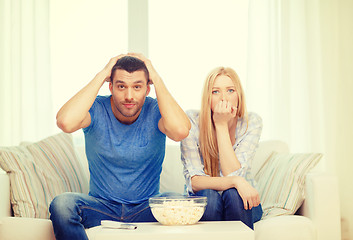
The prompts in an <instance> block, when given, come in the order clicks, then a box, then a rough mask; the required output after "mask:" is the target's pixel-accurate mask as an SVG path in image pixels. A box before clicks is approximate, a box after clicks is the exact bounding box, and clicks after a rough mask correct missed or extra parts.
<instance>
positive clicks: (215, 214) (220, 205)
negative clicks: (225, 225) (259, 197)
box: [192, 188, 262, 229]
mask: <svg viewBox="0 0 353 240" xmlns="http://www.w3.org/2000/svg"><path fill="white" fill-rule="evenodd" d="M192 195H193V196H205V197H207V206H206V209H205V213H204V214H203V216H202V218H201V221H238V220H240V221H242V222H243V223H244V224H246V225H247V226H248V227H250V228H251V229H254V223H255V222H257V221H259V220H260V219H261V217H262V207H261V204H260V205H259V206H257V207H253V208H252V209H248V210H245V209H244V204H243V200H242V198H241V197H240V195H239V193H238V191H237V190H236V189H235V188H230V189H228V190H225V191H223V193H222V194H219V193H218V191H215V190H211V189H205V190H201V191H198V192H197V193H196V194H192Z"/></svg>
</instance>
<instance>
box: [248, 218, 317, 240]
mask: <svg viewBox="0 0 353 240" xmlns="http://www.w3.org/2000/svg"><path fill="white" fill-rule="evenodd" d="M254 230H255V239H256V240H269V239H271V240H283V239H286V240H298V239H300V240H313V239H317V238H316V235H317V234H316V229H315V225H314V223H313V221H311V220H310V219H309V218H307V217H304V216H297V215H292V216H278V217H273V218H269V219H265V220H261V221H258V222H256V223H255V224H254Z"/></svg>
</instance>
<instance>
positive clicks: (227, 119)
mask: <svg viewBox="0 0 353 240" xmlns="http://www.w3.org/2000/svg"><path fill="white" fill-rule="evenodd" d="M236 113H237V108H235V107H232V106H231V103H230V102H228V101H220V102H219V103H218V104H217V105H216V107H215V109H214V111H213V122H214V124H215V129H216V137H217V146H218V154H219V162H220V168H221V171H222V174H223V176H227V175H228V174H230V173H232V172H234V171H236V170H238V169H240V168H241V164H240V162H239V161H238V158H237V156H236V155H235V152H234V149H233V145H232V141H231V136H230V133H229V131H230V129H231V131H234V133H233V134H234V136H233V137H234V140H235V126H236V124H237V116H236ZM230 123H231V124H232V125H231V126H230Z"/></svg>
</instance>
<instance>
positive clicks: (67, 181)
mask: <svg viewBox="0 0 353 240" xmlns="http://www.w3.org/2000/svg"><path fill="white" fill-rule="evenodd" d="M0 166H1V168H2V169H4V170H5V171H6V172H7V173H8V175H9V178H10V186H11V187H10V191H11V192H10V193H11V194H10V198H11V205H12V209H13V212H14V216H15V217H31V218H32V217H34V218H48V217H49V212H48V207H49V204H50V202H51V201H52V199H53V198H54V197H55V196H57V195H58V194H60V193H63V192H85V193H87V192H88V174H87V173H86V172H85V171H84V169H85V168H83V167H82V165H81V163H80V161H79V160H78V158H77V156H76V154H75V151H74V148H73V143H72V137H71V135H70V134H66V133H59V134H57V135H53V136H51V137H48V138H46V139H44V140H42V141H39V142H36V143H26V144H22V145H20V146H16V147H1V148H0Z"/></svg>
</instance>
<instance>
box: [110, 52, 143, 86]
mask: <svg viewBox="0 0 353 240" xmlns="http://www.w3.org/2000/svg"><path fill="white" fill-rule="evenodd" d="M117 69H122V70H125V71H127V72H128V73H132V72H136V71H144V72H145V76H146V79H147V82H148V80H149V78H150V76H149V73H148V70H147V67H146V65H145V63H144V62H143V61H142V60H140V59H138V58H135V57H131V56H125V57H122V58H120V59H119V60H118V61H117V62H116V64H115V65H114V67H113V68H112V73H111V76H110V80H113V78H114V74H115V70H117Z"/></svg>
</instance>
